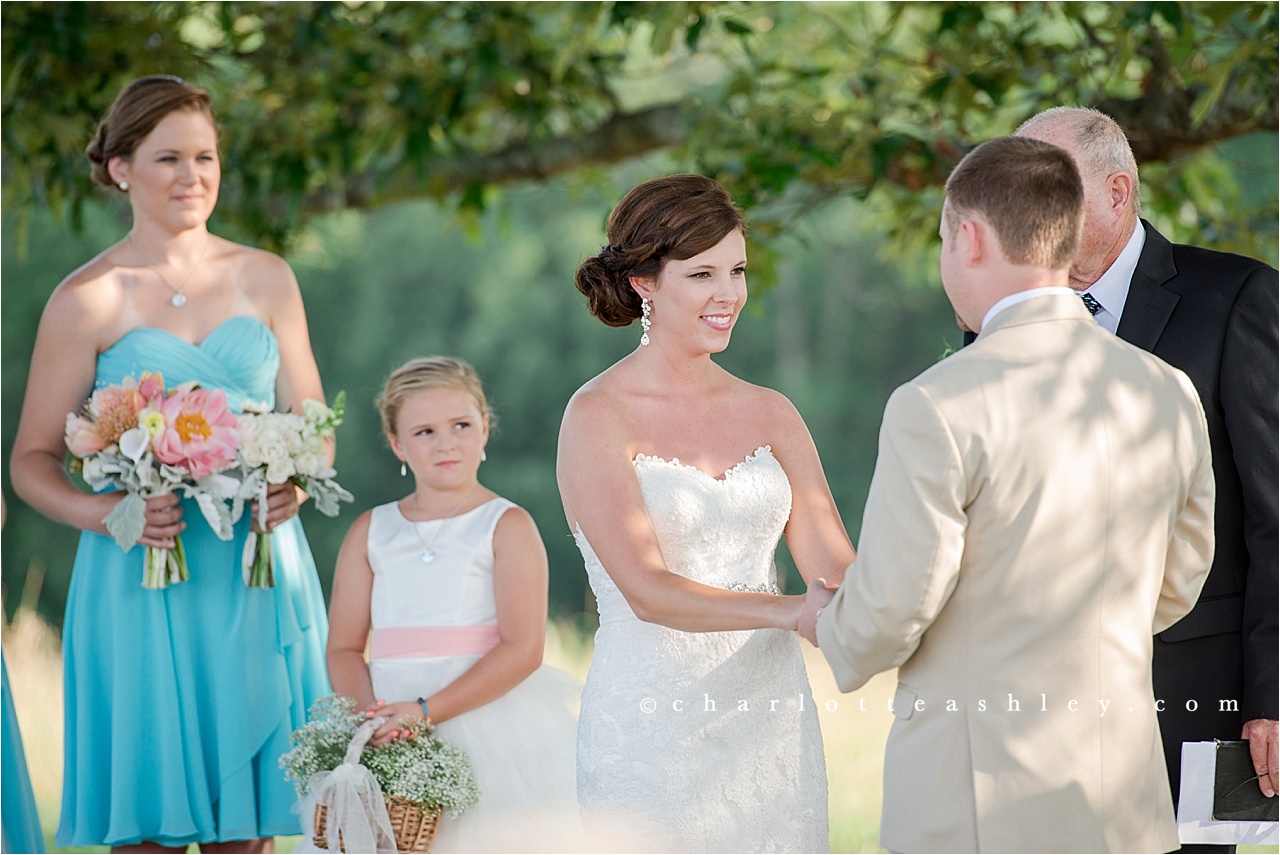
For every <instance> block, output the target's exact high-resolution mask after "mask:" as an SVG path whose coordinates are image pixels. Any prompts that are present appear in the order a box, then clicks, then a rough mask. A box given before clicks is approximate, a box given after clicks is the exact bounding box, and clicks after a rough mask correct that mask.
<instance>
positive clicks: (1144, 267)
mask: <svg viewBox="0 0 1280 855" xmlns="http://www.w3.org/2000/svg"><path fill="white" fill-rule="evenodd" d="M1142 227H1143V228H1145V229H1146V230H1147V238H1146V243H1145V244H1143V246H1142V255H1141V256H1140V257H1139V258H1138V267H1137V269H1135V270H1134V272H1133V279H1132V281H1131V282H1130V283H1129V296H1128V297H1127V298H1126V299H1125V303H1124V314H1123V315H1121V316H1120V326H1119V328H1118V329H1117V330H1116V334H1117V335H1118V336H1120V338H1122V339H1124V340H1125V341H1127V342H1129V343H1130V344H1134V345H1137V346H1138V347H1140V348H1142V349H1143V350H1146V351H1152V350H1154V349H1155V346H1156V342H1157V341H1159V340H1160V334H1161V333H1162V332H1164V327H1165V324H1167V323H1168V322H1169V316H1170V315H1172V314H1173V307H1174V306H1176V305H1178V295H1177V294H1175V293H1174V292H1173V291H1170V290H1169V289H1168V288H1165V287H1164V283H1165V282H1167V281H1169V280H1170V279H1172V278H1173V277H1174V276H1176V275H1177V273H1178V269H1177V268H1176V267H1174V264H1173V244H1171V243H1169V241H1168V239H1166V238H1165V236H1164V235H1162V234H1160V233H1159V232H1158V231H1156V230H1155V228H1154V227H1152V226H1151V224H1150V223H1148V222H1147V221H1146V220H1142Z"/></svg>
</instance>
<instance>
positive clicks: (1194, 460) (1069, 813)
mask: <svg viewBox="0 0 1280 855" xmlns="http://www.w3.org/2000/svg"><path fill="white" fill-rule="evenodd" d="M1083 204H1084V201H1083V194H1082V190H1081V183H1080V176H1079V174H1078V173H1077V171H1076V168H1075V166H1074V164H1073V163H1072V160H1071V158H1070V157H1069V156H1068V155H1067V154H1066V153H1065V152H1063V151H1062V150H1061V149H1059V148H1056V147H1054V146H1051V145H1048V144H1047V143H1042V142H1039V141H1036V140H1031V139H1024V138H1015V137H1006V138H1003V139H997V140H992V141H990V142H987V143H984V144H983V145H981V146H979V147H978V148H976V149H975V150H974V151H973V152H971V153H970V154H969V155H968V156H967V157H966V158H965V159H964V160H963V161H962V162H961V163H960V165H959V166H957V167H956V169H955V171H954V172H953V173H952V175H951V177H950V179H949V180H948V181H947V188H946V202H945V204H944V206H943V213H942V222H941V227H940V229H939V231H940V233H941V235H942V252H941V257H940V264H941V271H942V282H943V287H944V288H945V289H946V292H947V296H948V297H949V298H950V300H951V303H952V306H953V307H954V308H955V311H956V316H957V318H958V320H959V321H960V323H961V325H962V326H963V327H965V328H967V329H971V330H976V331H978V332H979V335H978V338H977V340H976V341H975V342H974V343H973V344H972V345H970V346H969V347H967V348H965V349H964V350H961V351H959V352H957V353H954V354H952V355H951V356H949V357H947V358H946V359H945V360H943V361H942V362H940V363H938V364H937V365H934V366H933V367H932V368H930V369H929V370H927V371H925V372H924V373H923V374H921V375H920V376H919V377H917V378H916V379H915V380H912V381H911V382H909V383H907V384H905V385H904V386H902V387H900V388H899V389H897V390H896V391H895V392H894V393H893V395H892V397H891V398H890V399H889V402H888V404H887V406H886V407H885V413H884V422H883V425H882V426H881V430H880V450H879V458H878V459H877V461H876V469H875V475H874V477H873V478H872V482H871V491H870V495H869V496H868V498H867V506H866V512H865V514H864V516H863V521H862V535H861V540H860V543H859V544H858V559H857V561H856V562H854V564H852V565H851V566H850V568H849V571H848V575H847V577H846V579H845V581H844V584H843V585H841V586H840V588H839V590H838V591H837V592H836V593H835V596H834V599H831V601H830V603H829V604H827V605H825V607H823V608H818V607H819V606H821V605H822V604H823V602H824V601H825V600H826V599H827V598H829V597H830V594H829V592H827V591H826V590H825V589H822V588H821V587H820V586H817V585H816V583H815V585H814V586H812V587H811V591H810V594H809V596H810V603H809V604H808V605H809V611H807V612H806V615H805V617H804V618H803V619H802V620H801V631H802V632H803V633H804V634H806V635H807V636H809V637H810V638H811V640H812V636H813V635H814V633H815V622H816V637H817V640H818V641H819V642H820V646H821V648H822V652H823V653H824V654H825V655H826V658H827V661H828V662H829V663H830V664H831V668H832V670H833V671H834V672H835V676H836V680H837V682H838V683H839V685H840V688H841V689H842V690H843V691H846V692H848V691H853V690H854V689H857V688H858V687H859V686H862V685H863V684H864V683H866V682H867V681H868V680H869V679H870V678H871V677H872V676H874V675H875V674H877V673H879V672H880V671H884V670H887V669H890V668H894V667H897V668H898V669H899V670H898V681H899V682H898V689H897V693H896V694H895V696H894V701H893V714H894V716H895V721H894V724H893V728H892V730H891V731H890V734H889V741H888V745H887V747H886V751H885V775H884V813H883V817H882V821H881V829H880V842H881V845H883V846H885V847H886V848H888V849H891V850H900V851H904V852H938V851H951V852H1037V851H1050V852H1054V851H1056V852H1068V851H1077V852H1125V851H1141V852H1165V851H1168V850H1171V849H1175V848H1177V846H1178V838H1177V833H1176V827H1175V824H1174V818H1173V811H1172V808H1171V805H1172V799H1171V798H1170V794H1169V785H1168V781H1167V779H1166V777H1165V768H1164V755H1163V753H1162V751H1161V747H1160V735H1159V731H1158V728H1157V724H1156V709H1155V701H1154V697H1153V694H1152V688H1151V647H1152V634H1153V633H1155V632H1159V631H1161V630H1163V629H1164V628H1165V627H1167V626H1169V625H1170V624H1172V623H1173V622H1174V621H1176V620H1178V618H1180V617H1182V616H1183V615H1184V614H1186V613H1187V612H1188V611H1189V610H1190V608H1191V607H1192V605H1193V604H1194V603H1195V601H1196V597H1197V595H1198V593H1199V591H1200V586H1201V585H1202V584H1203V581H1204V578H1205V574H1206V573H1207V572H1208V569H1209V564H1210V562H1211V560H1212V558H1213V475H1212V470H1211V467H1210V459H1209V442H1208V435H1207V433H1206V428H1205V418H1204V414H1203V412H1202V410H1201V408H1200V403H1199V398H1198V396H1197V395H1196V392H1195V389H1194V388H1193V387H1192V385H1191V383H1190V381H1189V380H1188V379H1187V377H1186V376H1185V375H1183V374H1182V372H1180V371H1177V370H1176V369H1173V368H1170V367H1169V366H1168V365H1166V364H1165V363H1164V362H1162V361H1160V360H1159V359H1156V358H1155V357H1153V356H1151V355H1150V354H1148V353H1145V352H1143V351H1141V350H1139V349H1138V348H1136V347H1134V346H1132V345H1130V344H1128V343H1126V342H1124V341H1122V340H1120V339H1118V338H1116V337H1115V336H1113V335H1111V334H1109V333H1107V332H1106V331H1105V330H1103V329H1101V328H1100V327H1099V326H1098V325H1097V324H1096V323H1094V321H1093V319H1092V317H1091V316H1090V315H1089V312H1088V311H1087V309H1086V308H1085V305H1084V304H1083V303H1082V302H1081V299H1080V297H1079V295H1078V294H1076V293H1075V292H1074V291H1071V290H1070V289H1069V288H1068V287H1067V285H1068V279H1067V272H1068V269H1069V268H1070V266H1071V262H1072V259H1073V258H1074V257H1075V255H1076V250H1077V246H1078V243H1079V240H1080V229H1081V223H1082V217H1083Z"/></svg>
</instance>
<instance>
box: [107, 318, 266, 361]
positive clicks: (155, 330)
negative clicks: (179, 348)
mask: <svg viewBox="0 0 1280 855" xmlns="http://www.w3.org/2000/svg"><path fill="white" fill-rule="evenodd" d="M241 320H244V321H253V322H255V323H257V324H258V325H259V326H261V327H262V328H263V329H265V330H266V331H267V332H268V333H270V334H271V335H272V336H274V335H275V331H274V330H272V329H271V327H269V326H267V324H266V322H265V321H263V320H262V319H261V318H259V317H256V316H254V315H232V316H231V317H229V318H227V319H226V320H225V321H223V322H222V323H220V324H218V325H217V326H215V327H214V328H213V329H211V330H209V332H208V333H206V334H205V337H204V338H202V339H200V341H199V342H194V341H187V340H186V339H185V338H183V337H182V336H180V335H178V334H177V333H172V332H169V331H168V330H167V329H164V328H163V327H134V328H133V329H131V330H129V331H128V332H126V333H125V334H124V335H122V336H120V337H119V338H118V339H116V340H115V341H114V342H113V343H112V344H111V346H110V347H108V348H107V349H106V350H104V351H102V353H104V354H105V353H110V352H111V351H113V350H115V349H116V348H117V347H119V346H120V343H121V342H122V341H124V340H125V339H126V338H128V337H129V336H131V335H133V334H134V333H142V332H153V333H159V334H160V335H162V336H165V337H166V338H171V339H173V340H174V341H177V342H181V343H182V344H185V345H187V346H188V347H193V348H195V349H196V350H203V349H204V346H205V345H207V344H208V343H209V341H210V340H211V339H213V337H214V336H216V335H217V334H218V333H219V332H221V331H222V329H223V328H224V327H226V326H227V325H228V324H230V323H231V322H232V321H241ZM99 355H101V354H99Z"/></svg>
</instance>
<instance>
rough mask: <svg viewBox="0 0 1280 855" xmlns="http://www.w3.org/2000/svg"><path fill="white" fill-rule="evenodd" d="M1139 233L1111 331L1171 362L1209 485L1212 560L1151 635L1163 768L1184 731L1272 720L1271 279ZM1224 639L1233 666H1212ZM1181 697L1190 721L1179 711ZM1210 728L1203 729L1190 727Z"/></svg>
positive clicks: (1207, 735) (1279, 384)
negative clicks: (1190, 405)
mask: <svg viewBox="0 0 1280 855" xmlns="http://www.w3.org/2000/svg"><path fill="white" fill-rule="evenodd" d="M1142 227H1143V228H1144V229H1146V233H1147V235H1146V243H1145V244H1144V245H1143V247H1142V256H1141V258H1140V259H1139V260H1138V268H1137V270H1136V271H1135V272H1134V275H1133V280H1132V282H1131V284H1130V286H1129V296H1128V298H1127V299H1126V301H1125V306H1124V313H1123V314H1122V315H1121V318H1120V327H1119V329H1118V330H1117V334H1118V335H1119V336H1120V337H1121V338H1123V339H1125V340H1126V341H1129V342H1132V343H1133V344H1135V345H1137V346H1138V347H1141V348H1142V349H1144V350H1148V351H1150V352H1152V353H1154V354H1155V355H1156V356H1159V357H1160V358H1161V359H1163V360H1164V361H1165V362H1168V363H1169V364H1170V365H1172V366H1174V367H1175V368H1180V369H1182V371H1184V372H1186V374H1187V376H1188V377H1190V378H1191V382H1192V383H1194V384H1195V387H1196V389H1197V390H1198V391H1199V393H1200V400H1201V402H1202V403H1203V404H1204V411H1205V417H1206V418H1207V420H1208V422H1209V443H1210V447H1211V448H1212V451H1213V475H1214V480H1215V482H1216V485H1217V496H1216V500H1215V510H1214V533H1215V538H1216V549H1215V552H1214V559H1213V568H1212V569H1211V570H1210V571H1209V577H1208V579H1206V580H1205V584H1204V589H1203V590H1202V591H1201V593H1200V599H1199V601H1198V602H1197V603H1196V607H1195V608H1194V609H1192V611H1191V613H1190V614H1188V615H1187V616H1186V617H1184V618H1183V619H1182V620H1180V621H1178V623H1176V624H1174V625H1173V626H1172V627H1170V628H1169V629H1167V630H1165V631H1164V632H1163V633H1161V634H1160V635H1159V636H1158V637H1157V641H1156V650H1155V659H1154V673H1155V681H1156V695H1157V697H1160V696H1161V694H1162V693H1164V694H1167V695H1169V697H1165V698H1164V700H1165V707H1166V710H1167V712H1168V713H1169V714H1167V715H1165V716H1162V718H1161V730H1162V731H1163V732H1165V733H1164V738H1165V750H1166V755H1167V757H1168V759H1169V761H1170V767H1171V771H1173V770H1174V769H1176V768H1177V762H1176V758H1177V757H1179V756H1180V748H1179V749H1177V750H1178V751H1179V753H1174V752H1173V751H1171V750H1170V749H1171V748H1176V747H1177V746H1178V745H1180V743H1181V742H1182V740H1184V739H1186V740H1197V739H1211V738H1214V737H1218V738H1229V739H1238V738H1239V737H1240V722H1242V721H1249V720H1251V719H1255V718H1268V719H1276V718H1280V715H1277V709H1276V706H1277V693H1278V692H1280V688H1278V686H1277V643H1278V641H1277V628H1276V625H1277V582H1276V577H1277V569H1276V568H1277V551H1278V550H1280V543H1278V542H1277V535H1276V529H1277V525H1276V514H1277V512H1276V493H1277V481H1278V479H1280V474H1278V470H1277V442H1278V440H1277V415H1276V411H1277V404H1276V400H1277V390H1278V389H1280V381H1278V380H1277V370H1276V366H1277V360H1278V359H1280V357H1278V356H1277V317H1278V314H1277V313H1278V311H1280V309H1278V306H1277V296H1278V295H1280V279H1278V277H1277V273H1276V271H1275V270H1274V269H1272V268H1271V267H1269V266H1267V265H1266V264H1263V263H1262V262H1260V261H1256V260H1254V259H1251V258H1245V257H1243V256H1239V255H1231V254H1229V253H1224V252H1215V251H1213V250H1207V249H1199V248H1197V247H1191V246H1182V245H1175V244H1172V243H1170V242H1169V241H1168V240H1167V239H1166V238H1165V237H1164V235H1162V234H1160V233H1159V232H1158V231H1156V230H1155V229H1154V228H1153V227H1152V226H1151V224H1150V223H1147V222H1146V221H1145V220H1144V221H1143V222H1142ZM1215 639H1217V640H1216V641H1215ZM1237 647H1238V649H1239V651H1240V654H1239V659H1238V661H1235V662H1233V661H1222V659H1221V657H1222V656H1224V655H1229V654H1230V653H1231V652H1232V651H1234V649H1236V648H1237ZM1224 693H1225V694H1224ZM1227 699H1235V700H1238V702H1239V715H1238V716H1229V715H1222V713H1229V712H1231V710H1230V709H1229V708H1228V709H1226V710H1223V709H1220V707H1221V706H1222V705H1221V701H1223V700H1227ZM1175 701H1176V702H1177V703H1176V707H1177V708H1176V709H1175ZM1192 701H1194V702H1195V704H1194V705H1195V706H1198V707H1199V708H1200V709H1198V710H1196V712H1198V713H1201V715H1199V716H1197V715H1195V714H1191V715H1187V714H1186V713H1187V712H1188V711H1187V710H1186V707H1187V706H1188V705H1189V704H1190V703H1191V702H1192ZM1206 706H1209V707H1210V709H1209V710H1206V709H1205V707H1206ZM1210 722H1213V723H1214V725H1213V727H1211V728H1209V729H1208V730H1201V727H1203V726H1205V725H1208V724H1209V723H1210ZM1170 743H1172V744H1170ZM1174 777H1175V779H1176V772H1175V773H1174ZM1174 797H1175V798H1176V797H1177V790H1175V791H1174Z"/></svg>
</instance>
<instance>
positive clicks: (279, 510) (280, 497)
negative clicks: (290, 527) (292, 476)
mask: <svg viewBox="0 0 1280 855" xmlns="http://www.w3.org/2000/svg"><path fill="white" fill-rule="evenodd" d="M304 496H306V493H303V492H302V490H300V489H299V488H298V487H296V486H294V484H293V482H292V481H285V482H284V483H283V484H271V485H270V486H268V487H267V529H266V530H267V531H272V530H273V529H275V527H276V526H278V525H280V524H281V523H285V522H288V521H289V520H291V519H293V518H294V517H295V516H297V515H298V505H299V504H301V502H302V497H304ZM251 512H252V514H253V525H252V528H253V530H254V531H255V532H258V531H261V529H260V527H259V526H258V503H257V502H254V503H253V507H252V508H251Z"/></svg>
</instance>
